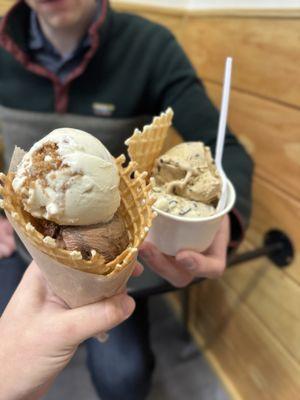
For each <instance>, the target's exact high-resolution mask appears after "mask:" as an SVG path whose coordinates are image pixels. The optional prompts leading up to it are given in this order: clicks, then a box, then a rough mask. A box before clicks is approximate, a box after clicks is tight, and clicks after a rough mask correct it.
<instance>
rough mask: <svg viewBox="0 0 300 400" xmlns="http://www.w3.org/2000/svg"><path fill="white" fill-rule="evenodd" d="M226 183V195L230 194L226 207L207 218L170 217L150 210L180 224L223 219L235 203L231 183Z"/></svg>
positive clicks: (160, 211)
mask: <svg viewBox="0 0 300 400" xmlns="http://www.w3.org/2000/svg"><path fill="white" fill-rule="evenodd" d="M226 182H227V186H228V189H229V191H228V193H230V199H229V202H228V204H227V205H226V207H225V208H224V210H222V211H220V212H218V213H215V214H213V215H210V216H209V217H199V218H195V217H193V218H188V217H181V216H179V215H172V214H170V213H167V212H165V211H162V210H159V209H158V208H156V207H154V206H152V209H153V210H154V211H155V212H156V213H157V214H158V215H163V216H164V217H167V218H170V219H173V220H175V221H180V222H194V223H197V222H202V221H212V220H214V219H217V218H220V217H223V216H224V215H225V214H228V212H229V211H230V210H231V209H232V208H233V205H234V203H235V201H236V192H235V189H234V186H233V184H232V183H231V181H230V180H229V179H228V178H226Z"/></svg>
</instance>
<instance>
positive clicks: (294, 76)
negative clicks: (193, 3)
mask: <svg viewBox="0 0 300 400" xmlns="http://www.w3.org/2000/svg"><path fill="white" fill-rule="evenodd" d="M299 30H300V19H299V18H298V19H294V20H292V19H283V18H274V19H267V18H221V17H220V18H209V17H207V18H199V17H198V18H197V17H191V16H190V17H188V18H187V19H186V25H185V31H184V37H183V38H182V39H183V45H184V48H185V50H186V51H187V53H188V55H189V56H190V58H191V60H192V61H193V63H194V65H195V66H196V68H197V71H198V72H199V74H200V76H201V77H203V78H205V79H209V80H212V81H216V82H221V81H222V79H223V68H224V60H225V58H226V57H227V56H229V55H230V56H232V57H233V59H234V70H233V87H235V88H239V89H242V90H244V91H247V92H251V93H255V94H259V95H260V96H264V97H267V98H272V99H274V100H276V101H281V102H285V103H288V104H292V105H294V106H295V107H299V104H300V90H299V88H300V74H299V70H298V65H299V64H300V39H299V35H298V32H299Z"/></svg>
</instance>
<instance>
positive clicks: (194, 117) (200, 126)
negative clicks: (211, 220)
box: [152, 31, 253, 247]
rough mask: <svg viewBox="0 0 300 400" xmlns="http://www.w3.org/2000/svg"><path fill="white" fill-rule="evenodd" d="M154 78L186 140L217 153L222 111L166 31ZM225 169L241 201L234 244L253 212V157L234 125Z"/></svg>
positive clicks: (234, 223)
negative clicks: (199, 143)
mask: <svg viewBox="0 0 300 400" xmlns="http://www.w3.org/2000/svg"><path fill="white" fill-rule="evenodd" d="M162 36H163V37H162V40H160V45H159V49H158V54H157V58H156V60H159V61H157V62H156V64H155V68H154V71H155V76H154V78H153V82H152V88H153V96H154V98H156V99H159V101H158V109H157V110H156V111H160V110H164V109H166V108H167V107H169V106H170V107H172V108H173V110H174V113H175V115H174V127H175V128H176V130H177V131H178V132H179V133H180V134H181V136H182V137H183V139H184V140H186V141H199V140H200V141H203V142H204V143H205V144H206V145H208V146H210V148H211V150H212V154H213V155H214V152H215V146H216V138H217V128H218V120H219V114H218V110H217V109H216V108H215V107H214V105H213V104H212V102H211V101H210V99H209V98H208V96H207V94H206V92H205V88H204V86H203V84H202V83H201V81H200V79H199V78H198V76H197V74H196V72H195V70H194V69H193V67H192V65H191V63H190V61H189V60H188V58H187V56H186V55H185V53H184V51H183V49H182V48H181V47H180V45H179V44H178V42H177V41H176V39H175V37H174V36H173V35H172V34H171V33H170V32H168V31H163V35H162ZM223 163H224V170H225V172H226V174H227V176H228V178H229V179H230V180H231V181H232V183H233V185H234V187H235V189H236V192H237V201H236V204H235V208H234V209H233V211H232V212H231V214H230V219H231V244H230V246H231V247H236V246H237V245H238V244H239V243H240V241H241V240H242V238H243V235H244V232H245V229H246V227H247V226H248V223H249V218H250V214H251V181H252V174H253V161H252V160H251V158H250V156H249V155H248V154H247V152H246V150H245V149H244V148H243V146H242V145H241V143H240V142H239V141H238V139H237V138H236V137H235V136H234V135H233V133H232V132H231V131H230V129H227V132H226V141H225V148H224V159H223Z"/></svg>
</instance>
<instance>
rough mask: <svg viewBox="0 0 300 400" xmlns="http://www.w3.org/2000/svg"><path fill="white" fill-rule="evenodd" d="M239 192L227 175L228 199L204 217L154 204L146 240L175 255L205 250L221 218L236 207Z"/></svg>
mask: <svg viewBox="0 0 300 400" xmlns="http://www.w3.org/2000/svg"><path fill="white" fill-rule="evenodd" d="M235 199H236V193H235V190H234V187H233V185H232V183H231V182H230V181H229V180H228V179H227V202H226V207H225V208H224V210H223V211H221V212H218V213H216V214H214V215H212V216H210V217H205V218H184V217H179V216H177V215H172V214H169V213H166V212H164V211H161V210H158V209H157V208H155V207H153V209H154V211H156V212H157V214H158V215H157V217H156V218H154V221H153V223H152V227H151V229H150V232H149V234H148V237H147V240H148V241H150V242H152V243H153V244H154V245H155V246H156V247H157V248H158V249H159V250H160V251H161V252H162V253H165V254H168V255H170V256H175V255H176V253H177V252H178V251H179V250H183V249H188V250H194V251H197V252H203V251H205V250H206V249H207V248H208V247H209V246H210V245H211V243H212V242H213V240H214V237H215V235H216V233H217V231H218V229H219V226H220V224H221V221H222V219H223V217H224V215H226V214H227V213H228V212H229V211H230V210H231V209H232V207H233V205H234V203H235Z"/></svg>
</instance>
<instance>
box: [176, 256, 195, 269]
mask: <svg viewBox="0 0 300 400" xmlns="http://www.w3.org/2000/svg"><path fill="white" fill-rule="evenodd" d="M180 263H181V264H182V265H183V267H184V268H186V269H188V270H189V271H194V270H195V269H196V268H197V265H196V263H195V261H194V260H193V259H192V258H183V259H181V260H180Z"/></svg>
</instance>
